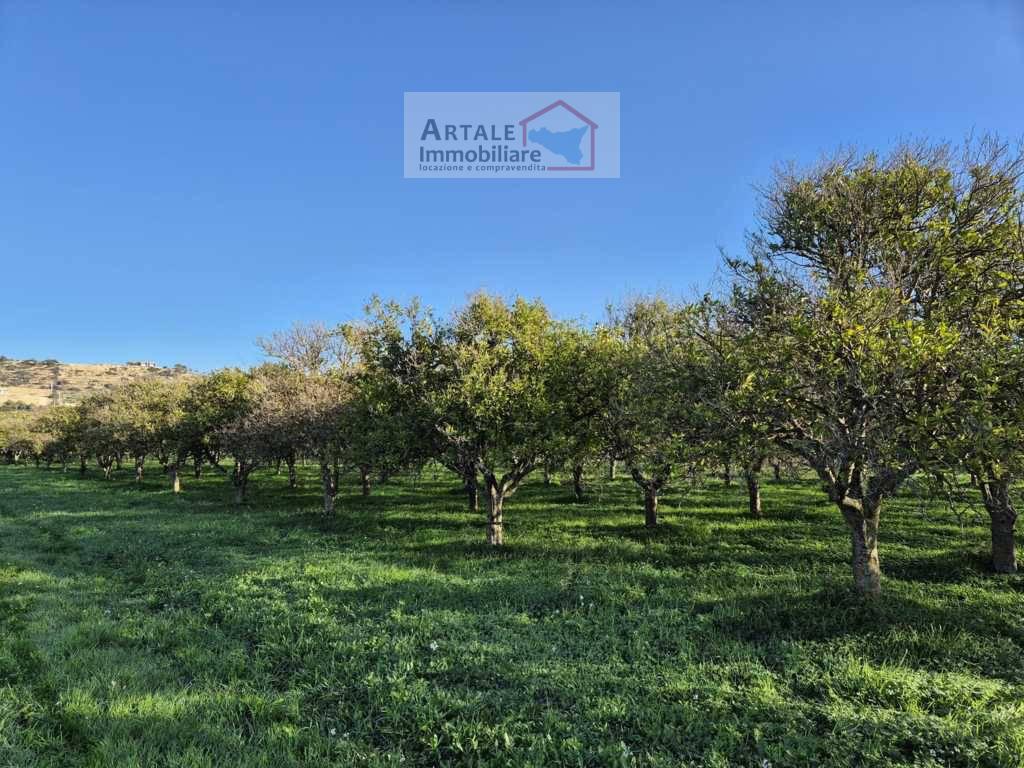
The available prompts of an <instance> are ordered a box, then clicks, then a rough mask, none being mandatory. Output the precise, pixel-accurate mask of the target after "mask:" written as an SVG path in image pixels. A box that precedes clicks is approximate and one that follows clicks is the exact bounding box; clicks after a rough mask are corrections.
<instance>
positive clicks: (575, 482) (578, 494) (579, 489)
mask: <svg viewBox="0 0 1024 768" xmlns="http://www.w3.org/2000/svg"><path fill="white" fill-rule="evenodd" d="M572 495H573V498H575V499H576V501H583V465H582V464H574V465H573V467H572Z"/></svg>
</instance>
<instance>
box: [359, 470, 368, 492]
mask: <svg viewBox="0 0 1024 768" xmlns="http://www.w3.org/2000/svg"><path fill="white" fill-rule="evenodd" d="M359 484H360V486H361V487H362V489H363V496H369V495H370V468H369V467H360V468H359Z"/></svg>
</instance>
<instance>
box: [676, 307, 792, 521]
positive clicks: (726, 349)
mask: <svg viewBox="0 0 1024 768" xmlns="http://www.w3.org/2000/svg"><path fill="white" fill-rule="evenodd" d="M694 311H695V315H696V318H697V320H696V333H697V334H698V336H699V337H700V339H701V342H702V345H703V347H704V354H705V356H706V360H707V364H708V376H707V386H706V387H705V388H704V390H703V397H704V398H705V400H704V402H703V405H704V407H705V408H706V409H707V411H708V420H707V422H706V425H707V426H708V428H709V429H708V433H707V434H705V435H704V437H703V438H702V439H703V441H704V442H705V444H706V445H708V446H709V448H711V449H712V451H713V452H714V453H716V454H717V456H718V457H719V459H720V460H721V461H722V462H723V464H724V465H725V466H726V467H727V468H728V467H729V466H730V463H731V461H732V460H733V459H738V460H739V462H740V464H741V466H742V468H743V478H744V480H745V482H746V486H747V500H748V504H747V508H748V511H749V513H750V515H751V517H755V518H759V517H761V516H762V507H761V469H762V467H763V466H764V463H765V460H766V459H767V457H768V455H769V454H770V453H771V452H772V450H773V444H772V437H773V435H772V428H771V422H770V420H769V419H768V418H766V417H765V410H766V402H765V396H766V394H767V393H765V392H763V391H761V390H759V389H758V388H757V387H755V386H753V381H754V374H753V371H755V370H756V369H757V366H758V364H759V361H758V358H757V354H756V344H751V343H748V342H749V341H750V339H748V338H747V330H745V329H744V327H743V325H742V324H741V323H739V322H737V321H736V316H735V313H734V312H733V311H732V308H731V307H730V306H729V304H728V303H726V302H722V301H717V300H713V299H712V298H711V297H705V298H704V300H703V301H702V302H701V303H700V304H698V305H695V307H694ZM727 477H728V473H727ZM727 484H728V480H727Z"/></svg>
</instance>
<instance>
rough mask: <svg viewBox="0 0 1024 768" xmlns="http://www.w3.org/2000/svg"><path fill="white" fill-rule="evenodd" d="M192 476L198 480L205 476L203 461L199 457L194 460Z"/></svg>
mask: <svg viewBox="0 0 1024 768" xmlns="http://www.w3.org/2000/svg"><path fill="white" fill-rule="evenodd" d="M192 476H193V477H195V479H196V480H198V479H199V478H200V477H202V476H203V461H202V459H200V458H198V457H197V458H195V459H193V460H192Z"/></svg>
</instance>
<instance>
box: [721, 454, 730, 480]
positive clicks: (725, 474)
mask: <svg viewBox="0 0 1024 768" xmlns="http://www.w3.org/2000/svg"><path fill="white" fill-rule="evenodd" d="M722 480H723V481H724V482H725V484H726V485H732V460H731V459H726V460H725V464H724V465H723V467H722Z"/></svg>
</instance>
